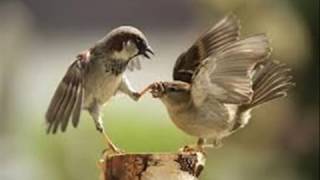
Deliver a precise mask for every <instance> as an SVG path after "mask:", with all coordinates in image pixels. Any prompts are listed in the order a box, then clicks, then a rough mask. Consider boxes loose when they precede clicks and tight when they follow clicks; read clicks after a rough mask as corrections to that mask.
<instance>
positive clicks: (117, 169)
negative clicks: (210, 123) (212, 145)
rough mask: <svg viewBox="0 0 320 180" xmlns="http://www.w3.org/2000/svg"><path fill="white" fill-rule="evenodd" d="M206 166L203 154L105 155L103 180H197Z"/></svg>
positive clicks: (191, 152)
mask: <svg viewBox="0 0 320 180" xmlns="http://www.w3.org/2000/svg"><path fill="white" fill-rule="evenodd" d="M204 165H205V155H204V154H203V153H202V152H195V151H194V152H193V151H190V152H178V153H155V154H152V153H141V154H130V153H128V154H127V153H124V154H111V155H104V156H103V158H102V159H101V160H100V167H101V170H102V172H101V180H198V177H199V175H200V173H201V172H202V170H203V168H204Z"/></svg>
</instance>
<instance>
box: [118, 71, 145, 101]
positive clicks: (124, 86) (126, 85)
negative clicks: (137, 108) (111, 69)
mask: <svg viewBox="0 0 320 180" xmlns="http://www.w3.org/2000/svg"><path fill="white" fill-rule="evenodd" d="M119 91H121V92H123V93H124V94H127V95H128V96H129V97H130V98H131V99H133V100H135V101H138V100H139V98H140V97H141V93H138V92H136V91H135V90H134V89H133V88H132V87H131V84H130V82H129V80H128V78H127V77H126V76H125V75H123V76H122V81H121V84H120V87H119Z"/></svg>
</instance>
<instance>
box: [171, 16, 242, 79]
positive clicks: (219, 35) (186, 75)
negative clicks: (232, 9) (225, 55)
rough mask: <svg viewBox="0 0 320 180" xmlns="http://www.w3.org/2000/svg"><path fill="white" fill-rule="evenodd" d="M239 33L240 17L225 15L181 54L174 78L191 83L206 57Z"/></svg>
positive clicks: (232, 40)
mask: <svg viewBox="0 0 320 180" xmlns="http://www.w3.org/2000/svg"><path fill="white" fill-rule="evenodd" d="M239 35H240V21H239V20H238V18H237V17H236V16H235V15H233V14H230V15H228V16H226V17H224V18H223V19H222V20H220V21H219V22H218V23H216V24H215V25H214V26H213V27H212V28H210V29H209V30H207V31H206V32H205V33H204V34H203V35H201V36H200V38H199V39H198V40H197V41H196V42H195V43H194V44H193V45H192V46H191V47H190V48H189V49H188V50H187V51H186V52H184V53H182V54H181V55H180V56H179V58H178V59H177V61H176V63H175V66H174V70H173V79H174V80H180V81H184V82H188V83H190V82H191V78H192V75H193V73H194V72H195V70H196V69H197V67H198V66H199V65H200V63H201V62H202V61H203V60H204V59H206V58H207V57H209V56H211V55H213V54H215V53H217V52H219V51H220V50H221V49H223V48H224V47H225V46H227V45H228V44H230V43H232V42H235V41H236V40H238V39H239Z"/></svg>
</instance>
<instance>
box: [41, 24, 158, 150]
mask: <svg viewBox="0 0 320 180" xmlns="http://www.w3.org/2000/svg"><path fill="white" fill-rule="evenodd" d="M147 52H149V53H151V54H153V52H152V49H151V48H150V46H149V45H148V42H147V39H146V38H145V36H144V35H143V33H142V32H141V31H139V30H138V29H136V28H134V27H130V26H121V27H118V28H116V29H114V30H112V31H111V32H110V33H109V34H107V35H106V36H105V37H104V38H103V39H101V40H100V41H98V42H97V43H96V44H95V45H94V46H93V47H92V48H90V49H88V50H86V51H84V52H83V53H81V54H79V55H78V56H77V59H76V60H75V61H74V62H73V63H72V64H71V65H70V67H69V68H68V70H67V73H66V74H65V76H64V77H63V79H62V81H61V82H60V84H59V85H58V88H57V90H56V92H55V94H54V96H53V98H52V100H51V102H50V105H49V108H48V110H47V113H46V123H47V133H53V134H55V133H56V132H58V130H59V129H61V131H62V132H64V131H66V129H67V127H68V124H69V121H70V120H71V121H72V125H73V126H74V127H77V126H78V123H79V120H80V114H81V111H82V110H87V111H88V112H89V113H90V115H91V117H92V118H93V120H94V122H95V124H96V128H97V130H98V131H100V132H101V133H104V134H105V131H104V128H103V125H102V119H101V111H102V107H103V105H104V104H106V102H107V101H108V100H109V99H110V98H111V97H112V96H113V95H115V94H116V93H117V92H118V91H121V92H123V93H125V94H127V95H129V96H130V97H131V98H132V99H134V100H137V99H138V98H139V97H140V95H139V93H137V92H136V91H134V90H133V89H132V88H131V86H130V83H129V81H128V80H127V78H126V76H125V75H124V71H125V70H126V68H127V66H128V63H129V62H131V61H133V60H134V58H135V57H137V56H139V55H143V56H145V57H146V58H149V55H148V54H147ZM133 68H134V67H133ZM105 136H106V138H107V141H108V143H109V145H110V147H111V148H112V149H113V150H114V151H116V147H115V146H114V145H113V144H112V142H111V140H110V139H109V137H108V136H107V135H106V134H105Z"/></svg>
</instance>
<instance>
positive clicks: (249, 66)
mask: <svg viewBox="0 0 320 180" xmlns="http://www.w3.org/2000/svg"><path fill="white" fill-rule="evenodd" d="M239 30H240V23H239V20H238V19H237V18H236V17H235V16H234V15H229V16H227V17H225V18H223V19H222V20H220V21H219V22H218V23H217V24H216V25H214V26H213V27H212V28H211V29H209V30H208V31H207V32H206V33H204V34H203V35H202V36H200V38H199V39H198V40H197V41H196V42H195V43H194V44H193V45H192V46H191V48H189V49H188V51H186V52H184V53H182V55H180V56H179V58H178V60H177V61H176V64H175V67H174V70H173V79H174V81H172V82H156V83H153V84H151V85H150V86H149V87H147V88H146V90H147V89H151V93H152V95H153V97H156V98H160V100H161V101H162V102H163V103H164V105H165V106H166V108H167V110H168V113H169V115H170V117H171V120H172V121H173V122H174V124H175V125H176V126H177V127H178V128H180V129H181V130H183V131H184V132H186V133H187V134H189V135H192V136H196V137H198V138H199V141H198V145H199V148H202V145H203V143H204V140H205V139H208V138H209V139H214V142H215V143H216V144H219V142H220V140H221V139H222V138H224V137H226V136H229V135H230V134H232V133H233V132H235V131H236V130H238V129H239V128H241V127H244V126H245V125H246V124H247V123H248V120H249V119H250V112H251V110H252V108H254V107H256V106H257V105H260V104H263V103H265V102H268V101H270V100H273V99H276V98H279V97H283V96H286V95H287V91H288V90H289V89H290V88H291V87H292V86H293V85H294V83H292V80H291V79H292V77H291V76H290V73H289V68H287V67H286V66H285V65H283V64H281V63H278V62H275V61H273V60H271V59H270V54H271V48H270V45H269V42H268V38H267V37H266V36H265V35H264V34H258V35H253V36H249V37H247V38H244V39H240V38H239V35H240V33H239ZM144 92H145V91H144Z"/></svg>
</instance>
